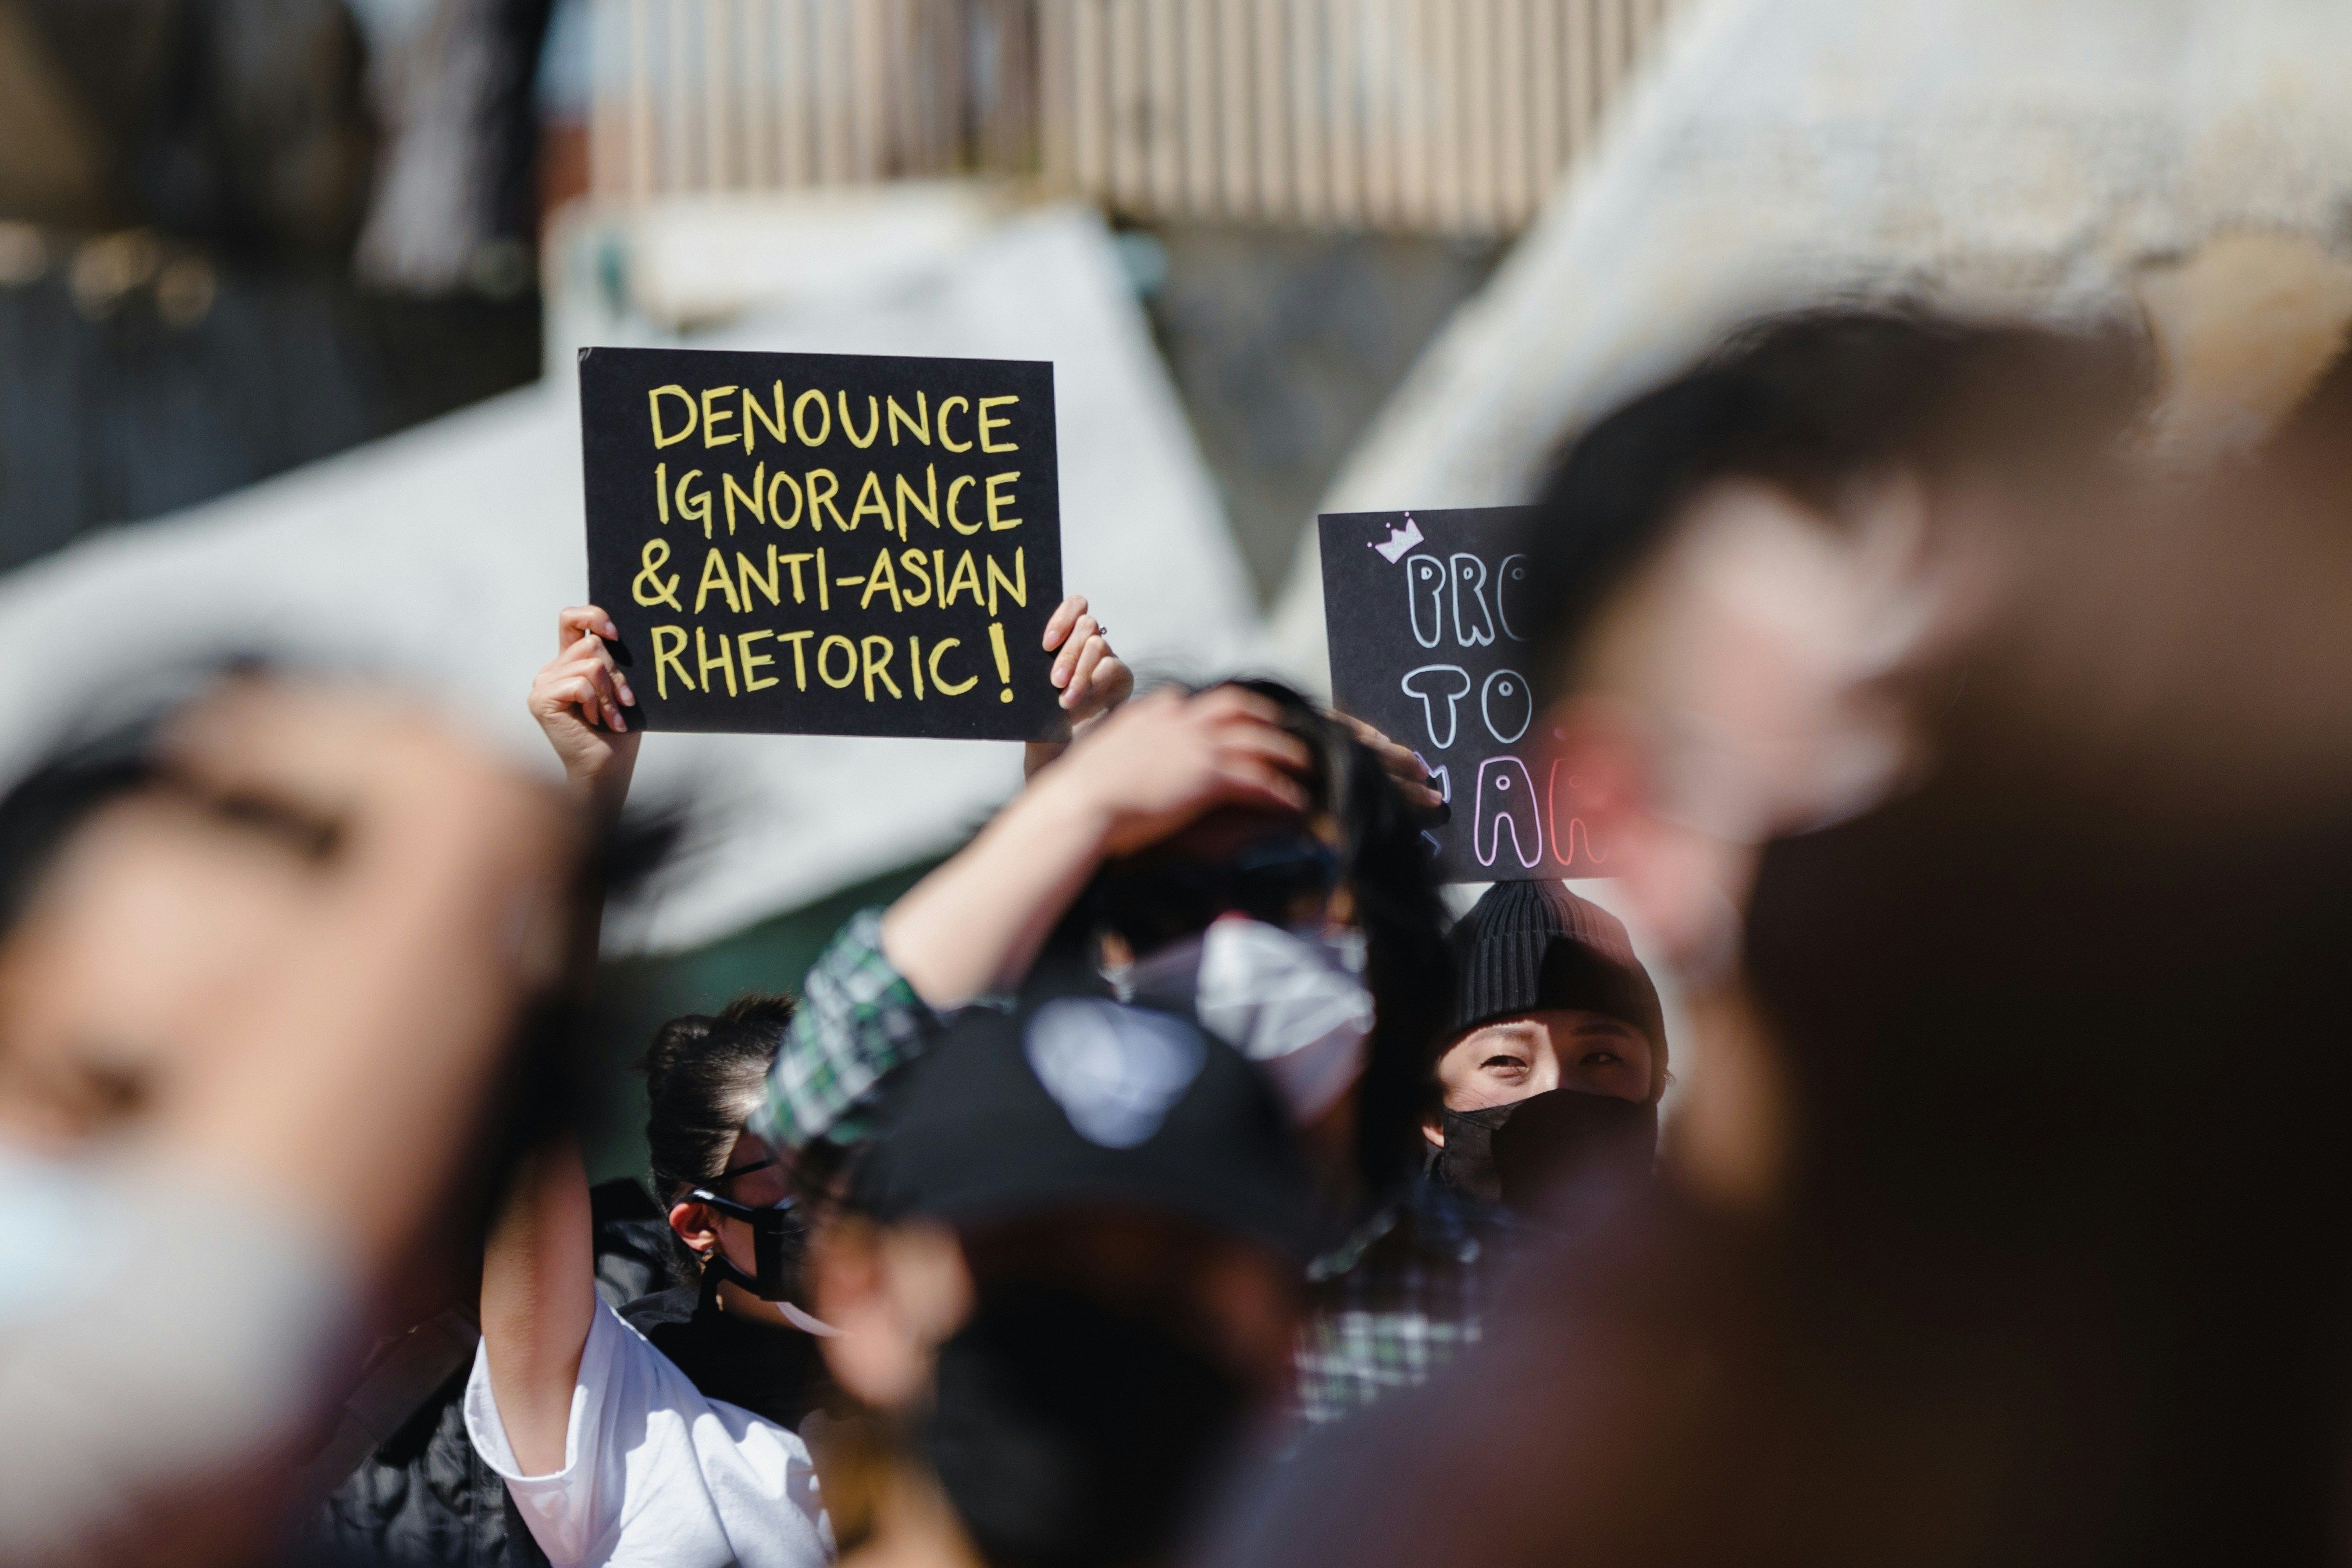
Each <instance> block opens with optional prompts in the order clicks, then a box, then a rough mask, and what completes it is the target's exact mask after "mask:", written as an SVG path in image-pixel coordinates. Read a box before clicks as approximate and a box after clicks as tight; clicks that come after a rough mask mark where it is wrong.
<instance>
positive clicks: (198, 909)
mask: <svg viewBox="0 0 2352 1568" xmlns="http://www.w3.org/2000/svg"><path fill="white" fill-rule="evenodd" d="M320 886H321V884H320V877H319V873H318V871H317V869H316V868H315V866H314V864H313V862H312V861H311V860H310V858H308V857H307V856H306V855H305V854H304V853H303V851H302V849H301V848H300V847H299V846H297V845H295V844H294V843H292V842H291V841H290V840H289V838H288V837H285V836H282V835H280V834H278V833H277V832H275V831H273V830H272V829H270V828H269V827H268V826H259V825H256V824H254V823H251V822H248V821H245V820H241V819H240V820H231V819H229V818H226V817H224V816H222V815H220V814H219V813H218V812H215V811H214V810H212V809H211V808H209V807H208V806H206V805H204V804H202V803H200V802H197V801H194V800H193V799H190V798H188V797H185V796H182V795H175V794H173V793H171V792H168V791H164V790H153V791H149V792H145V793H142V794H138V795H131V796H128V797H126V798H124V799H122V800H121V801H118V802H116V803H114V804H112V805H108V806H106V807H104V808H102V809H101V810H100V811H99V812H98V813H97V814H96V815H95V816H92V817H90V818H89V820H88V821H87V822H85V823H84V824H82V826H80V827H79V829H77V830H76V832H75V833H74V835H73V837H72V838H71V839H70V841H69V842H68V844H67V845H66V846H65V847H64V848H63V850H62V851H60V853H59V855H58V859H57V860H56V862H55V863H54V864H53V866H52V867H51V868H50V870H49V872H48V875H47V878H46V879H44V880H43V882H42V884H41V886H40V887H39V889H37V891H36V892H35V894H34V896H33V899H32V900H31V902H30V904H29V905H28V907H27V908H26V911H25V913H24V916H23V917H22V919H20V920H19V921H18V922H17V924H16V928H15V929H14V930H13V931H11V932H9V934H8V936H7V937H6V939H5V942H0V1138H5V1139H8V1140H10V1141H13V1142H23V1143H26V1144H30V1145H34V1146H37V1147H41V1148H44V1149H47V1150H52V1151H54V1150H58V1149H62V1148H64V1147H67V1146H69V1145H71V1144H73V1143H76V1142H80V1141H81V1140H84V1139H87V1138H90V1137H94V1136H97V1135H99V1134H101V1133H105V1132H108V1131H112V1130H115V1129H117V1128H120V1127H121V1126H123V1125H124V1124H126V1123H128V1122H129V1121H132V1120H133V1119H135V1118H136V1117H138V1116H139V1115H140V1114H141V1112H142V1110H145V1109H146V1108H148V1107H150V1106H151V1105H152V1104H153V1103H154V1102H155V1100H157V1099H159V1098H160V1097H162V1096H164V1095H167V1094H169V1093H170V1092H172V1090H173V1087H174V1085H175V1082H176V1081H177V1079H179V1078H180V1076H181V1075H182V1074H183V1073H184V1072H185V1071H186V1070H187V1069H189V1068H191V1067H193V1066H196V1065H198V1064H195V1063H193V1062H192V1061H191V1060H190V1058H189V1057H188V1055H187V1050H188V1047H187V1044H186V1042H187V1040H188V1039H189V1037H191V1034H192V1032H193V1031H192V1027H191V1026H193V1025H194V1024H195V1023H196V1022H197V1021H199V1020H204V1019H209V1018H211V1017H214V1016H217V1015H219V1014H221V1013H225V1012H227V1011H229V1010H232V1009H234V1008H235V1007H236V1006H237V1005H238V1003H239V1000H240V998H241V997H242V996H243V995H245V994H247V993H248V992H249V990H250V988H251V986H252V984H254V982H255V981H256V980H257V977H258V976H259V975H260V974H261V973H263V972H264V970H265V969H266V968H267V967H268V965H269V964H270V963H272V962H273V961H274V960H275V958H276V956H277V955H278V954H279V953H281V952H284V951H285V950H286V948H287V946H288V945H289V942H291V939H292V938H293V937H294V935H295V933H296V932H297V931H299V930H300V929H301V928H302V925H303V922H304V921H306V920H307V918H308V917H309V913H310V910H311V909H312V908H313V907H314V903H315V901H316V900H317V899H318V898H319V897H320Z"/></svg>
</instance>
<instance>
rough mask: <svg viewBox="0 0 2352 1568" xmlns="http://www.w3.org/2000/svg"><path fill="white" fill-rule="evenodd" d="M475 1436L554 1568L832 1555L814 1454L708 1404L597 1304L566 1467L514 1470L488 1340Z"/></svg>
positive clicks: (687, 1566) (474, 1413) (767, 1565)
mask: <svg viewBox="0 0 2352 1568" xmlns="http://www.w3.org/2000/svg"><path fill="white" fill-rule="evenodd" d="M466 1435H467V1436H469V1437H471V1438H472V1439H473V1442H474V1447H475V1449H476V1450H477V1451H478V1452H479V1453H480V1455H481V1456H482V1459H483V1462H484V1463H486V1464H488V1466H489V1467H490V1468H491V1469H493V1470H495V1471H497V1472H498V1475H499V1479H502V1480H504V1481H505V1482H506V1485H507V1490H508V1491H509V1493H511V1494H512V1495H513V1497H514V1500H515V1506H516V1508H517V1509H518V1510H520V1512H521V1514H522V1517H523V1520H524V1522H526V1523H527V1524H529V1525H530V1533H531V1535H532V1536H533V1537H534V1538H535V1539H536V1540H537V1541H538V1542H539V1545H540V1550H541V1551H542V1552H546V1553H547V1556H548V1560H549V1561H550V1562H551V1563H554V1564H556V1568H568V1565H569V1564H572V1563H597V1564H604V1563H612V1564H622V1565H626V1564H635V1563H647V1564H651V1563H660V1564H663V1565H665V1568H672V1565H674V1568H724V1565H725V1564H730V1563H740V1564H742V1568H820V1565H821V1564H823V1563H827V1562H829V1561H831V1560H832V1556H833V1530H832V1527H831V1525H830V1524H829V1523H828V1522H827V1521H826V1520H825V1518H824V1510H823V1508H822V1505H821V1504H820V1502H819V1500H818V1498H817V1486H816V1471H815V1469H814V1467H812V1466H811V1465H810V1463H809V1454H808V1447H807V1446H806V1445H805V1444H803V1442H802V1441H801V1440H800V1438H799V1437H798V1436H794V1435H793V1433H792V1432H791V1431H790V1430H788V1429H787V1428H785V1427H782V1426H777V1425H776V1424H775V1423H774V1422H772V1421H770V1420H767V1419H765V1418H764V1417H761V1416H758V1415H753V1414H751V1412H750V1411H748V1410H746V1409H744V1408H743V1407H742V1406H740V1405H729V1404H727V1403H726V1402H725V1401H723V1400H717V1399H709V1398H706V1397H704V1395H703V1394H701V1393H700V1392H699V1391H698V1389H696V1387H695V1386H694V1384H692V1383H690V1382H688V1380H687V1376H686V1373H682V1372H680V1371H678V1369H677V1365H676V1364H675V1363H672V1362H671V1361H670V1359H669V1358H668V1357H667V1356H666V1355H664V1354H662V1353H661V1352H659V1351H657V1350H656V1349H654V1347H653V1346H652V1345H651V1344H650V1343H648V1342H646V1337H645V1336H644V1335H643V1334H640V1333H639V1332H637V1331H636V1330H635V1329H633V1328H631V1327H629V1325H628V1324H626V1323H625V1322H623V1321H621V1320H620V1318H619V1317H618V1316H616V1315H615V1314H614V1311H613V1310H612V1309H611V1308H610V1307H607V1306H605V1305H604V1303H603V1302H601V1301H600V1302H598V1303H597V1306H596V1316H595V1320H594V1321H593V1323H592V1324H591V1325H590V1327H589V1330H588V1343H587V1346H586V1348H585V1349H584V1350H583V1351H582V1352H581V1356H580V1381H579V1383H578V1384H575V1385H574V1386H573V1388H572V1422H571V1425H570V1426H569V1427H568V1428H567V1429H566V1431H565V1433H564V1436H563V1468H562V1470H560V1471H558V1472H556V1473H555V1474H553V1475H546V1476H526V1475H523V1474H522V1473H521V1471H520V1467H519V1466H518V1465H517V1464H516V1463H515V1457H514V1449H513V1448H512V1447H511V1446H509V1443H508V1442H507V1431H506V1426H505V1425H504V1424H503V1423H502V1422H500V1421H499V1407H498V1400H497V1398H496V1397H495V1396H494V1395H493V1394H491V1392H490V1362H489V1345H488V1342H484V1343H483V1345H482V1347H481V1348H480V1349H479V1350H478V1351H476V1352H474V1372H473V1375H472V1376H471V1377H470V1378H468V1379H467V1383H466Z"/></svg>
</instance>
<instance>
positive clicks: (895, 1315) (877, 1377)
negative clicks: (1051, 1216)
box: [810, 1216, 972, 1410]
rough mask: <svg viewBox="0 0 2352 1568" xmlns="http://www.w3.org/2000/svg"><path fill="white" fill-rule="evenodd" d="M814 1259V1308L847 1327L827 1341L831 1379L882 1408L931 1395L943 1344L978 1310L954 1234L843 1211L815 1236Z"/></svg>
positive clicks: (829, 1320)
mask: <svg viewBox="0 0 2352 1568" xmlns="http://www.w3.org/2000/svg"><path fill="white" fill-rule="evenodd" d="M810 1264H811V1268H810V1277H811V1280H812V1283H813V1292H812V1293H813V1296H814V1300H813V1301H812V1302H811V1310H814V1312H815V1313H816V1315H817V1316H818V1317H819V1318H821V1319H823V1320H824V1321H825V1322H827V1323H829V1324H831V1325H832V1326H833V1327H834V1328H835V1329H838V1330H840V1333H839V1334H837V1335H833V1336H828V1337H827V1338H825V1339H824V1341H823V1345H824V1359H825V1364H826V1365H827V1366H828V1367H829V1368H830V1369H831V1370H832V1372H833V1375H834V1380H835V1382H837V1383H839V1384H841V1386H842V1387H843V1389H845V1391H847V1393H848V1394H850V1395H851V1396H852V1397H853V1398H856V1399H857V1400H858V1401H859V1402H861V1403H863V1404H865V1405H870V1406H872V1407H873V1408H875V1409H877V1410H903V1409H906V1408H908V1406H910V1405H914V1404H915V1403H916V1402H917V1401H919V1400H920V1399H922V1398H924V1397H925V1396H926V1395H927V1394H928V1393H929V1388H930V1382H931V1364H932V1358H933V1356H934V1355H935V1354H936V1353H937V1352H938V1350H939V1347H940V1342H942V1341H944V1340H945V1339H946V1338H947V1337H948V1336H949V1335H950V1334H951V1333H953V1332H954V1331H956V1329H957V1328H958V1327H960V1326H961V1324H962V1322H963V1320H964V1319H965V1318H966V1317H967V1316H969V1315H970V1314H971V1304H972V1285H971V1272H970V1270H969V1269H968V1268H966V1267H965V1265H964V1260H963V1251H962V1248H961V1246H960V1245H959V1244H958V1243H957V1241H956V1238H955V1235H954V1233H953V1232H952V1231H949V1230H947V1229H945V1228H944V1227H941V1226H928V1225H912V1226H893V1227H891V1228H889V1229H887V1230H886V1229H883V1228H880V1227H878V1226H874V1225H872V1224H870V1223H868V1222H866V1221H865V1220H862V1219H856V1218H853V1217H847V1216H845V1217H843V1218H841V1219H839V1220H837V1221H835V1222H834V1223H833V1224H831V1225H828V1226H824V1228H823V1229H822V1230H820V1231H819V1232H818V1233H817V1234H816V1236H815V1237H814V1238H813V1246H812V1249H811V1255H810Z"/></svg>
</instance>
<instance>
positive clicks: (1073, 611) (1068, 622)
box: [1045, 594, 1087, 652]
mask: <svg viewBox="0 0 2352 1568" xmlns="http://www.w3.org/2000/svg"><path fill="white" fill-rule="evenodd" d="M1086 613H1087V600H1086V595H1083V594H1073V595H1070V596H1069V597H1068V598H1066V599H1065V600H1063V601H1062V602H1061V603H1060V604H1058V605H1055V606H1054V613H1053V615H1052V616H1050V617H1048V618H1047V620H1046V622H1045V647H1046V649H1047V650H1048V651H1049V652H1050V651H1051V650H1052V649H1055V648H1057V647H1061V646H1062V639H1063V638H1064V637H1068V636H1069V635H1070V628H1071V627H1072V626H1076V625H1077V624H1078V617H1079V616H1083V615H1085V614H1086Z"/></svg>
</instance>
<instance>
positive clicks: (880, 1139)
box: [849, 995, 1318, 1264]
mask: <svg viewBox="0 0 2352 1568" xmlns="http://www.w3.org/2000/svg"><path fill="white" fill-rule="evenodd" d="M849 1202H850V1204H851V1205H852V1206H853V1207H856V1208H858V1209H861V1210H863V1211H865V1212H866V1213H867V1214H870V1215H874V1216H875V1217H877V1218H878V1219H881V1220H884V1221H895V1220H898V1219H904V1218H908V1217H912V1216H916V1215H923V1216H929V1217H931V1218H936V1219H941V1220H945V1221H947V1222H948V1223H950V1224H954V1225H961V1224H986V1223H991V1222H995V1221H1003V1220H1012V1219H1021V1218H1026V1217H1029V1216H1032V1215H1041V1214H1045V1213H1050V1212H1052V1211H1055V1210H1057V1209H1066V1208H1078V1207H1093V1206H1099V1205H1118V1206H1127V1207H1135V1208H1141V1209H1149V1210H1151V1211H1154V1212H1157V1213H1160V1214H1164V1215H1172V1216H1174V1217H1177V1218H1180V1219H1184V1220H1188V1221H1191V1222H1192V1223H1194V1224H1197V1225H1199V1226H1203V1227H1204V1228H1206V1229H1209V1230H1212V1231H1216V1232H1220V1233H1223V1234H1226V1235H1232V1236H1237V1237H1244V1238H1245V1239H1248V1240H1252V1241H1255V1242H1257V1243H1259V1244H1261V1245H1263V1246H1265V1247H1269V1248H1271V1249H1273V1250H1274V1251H1276V1253H1279V1254H1281V1255H1283V1256H1286V1257H1288V1258H1295V1259H1297V1261H1299V1262H1301V1263H1302V1264H1303V1263H1304V1262H1305V1261H1306V1260H1307V1258H1309V1257H1311V1256H1312V1254H1313V1251H1314V1248H1315V1246H1316V1243H1317V1239H1318V1235H1317V1229H1316V1226H1315V1222H1314V1211H1313V1208H1312V1203H1311V1199H1310V1196H1309V1189H1308V1185H1307V1174H1306V1169H1305V1166H1304V1165H1303V1164H1302V1163H1301V1162H1300V1160H1299V1156H1298V1152H1297V1147H1296V1145H1295V1144H1294V1142H1292V1137H1291V1131H1290V1126H1289V1122H1288V1121H1287V1120H1286V1118H1285V1117H1284V1115H1283V1113H1282V1110H1281V1107H1280V1105H1279V1104H1278V1103H1277V1102H1276V1100H1275V1097H1274V1094H1273V1091H1272V1090H1271V1089H1269V1088H1268V1086H1267V1084H1266V1081H1265V1075H1264V1074H1263V1073H1262V1072H1261V1071H1260V1070H1259V1069H1258V1068H1255V1067H1253V1066H1252V1065H1251V1064H1250V1063H1249V1062H1248V1061H1247V1060H1246V1059H1245V1058H1243V1057H1242V1055H1241V1054H1240V1053H1239V1052H1237V1051H1235V1050H1234V1049H1233V1047H1230V1046H1227V1045H1225V1044H1224V1043H1223V1042H1222V1041H1220V1040H1218V1039H1216V1038H1215V1037H1213V1036H1211V1035H1208V1034H1206V1033H1204V1032H1203V1031H1202V1030H1201V1029H1200V1028H1199V1027H1198V1026H1195V1025H1194V1024H1193V1023H1192V1022H1191V1021H1190V1020H1189V1019H1185V1018H1180V1017H1177V1016H1174V1015H1172V1014H1168V1013H1162V1012H1159V1011H1156V1010H1154V1009H1151V1008H1146V1007H1137V1006H1131V1005H1124V1004H1121V1003H1118V1002H1116V1001H1113V1000H1111V999H1109V998H1108V997H1105V996H1097V995H1051V996H1045V997H1043V998H1037V999H1034V1000H1031V1001H1029V1002H1026V1003H1024V1005H1022V1006H1021V1007H1019V1008H1018V1009H1016V1010H1013V1011H1010V1012H1007V1011H1002V1010H998V1009H994V1008H989V1007H971V1008H967V1009H966V1010H965V1011H964V1012H963V1014H962V1015H961V1016H960V1017H959V1018H958V1019H957V1020H956V1022H955V1024H954V1025H953V1026H951V1027H950V1029H949V1031H948V1035H947V1037H946V1038H945V1039H944V1040H942V1041H941V1042H940V1044H939V1045H938V1046H937V1047H935V1048H934V1049H933V1050H932V1051H931V1052H930V1053H929V1054H928V1055H927V1056H925V1057H924V1058H921V1059H920V1060H919V1061H917V1062H916V1063H914V1064H912V1065H911V1066H910V1067H908V1068H907V1069H906V1071H905V1073H904V1075H903V1076H902V1077H901V1078H900V1079H899V1080H898V1083H897V1084H896V1085H894V1086H893V1088H892V1089H891V1091H890V1095H889V1098H888V1100H887V1101H886V1103H885V1106H884V1111H883V1123H882V1126H881V1129H880V1131H879V1133H878V1135H877V1137H876V1138H875V1139H874V1141H873V1142H872V1143H871V1144H869V1145H868V1147H867V1148H866V1152H864V1154H863V1155H862V1156H861V1158H860V1160H859V1163H858V1165H857V1167H856V1172H855V1173H854V1174H853V1176H852V1178H851V1183H850V1191H849Z"/></svg>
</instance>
